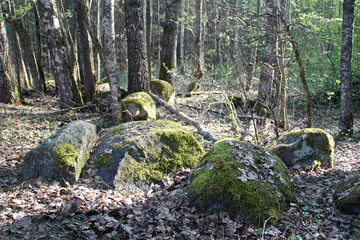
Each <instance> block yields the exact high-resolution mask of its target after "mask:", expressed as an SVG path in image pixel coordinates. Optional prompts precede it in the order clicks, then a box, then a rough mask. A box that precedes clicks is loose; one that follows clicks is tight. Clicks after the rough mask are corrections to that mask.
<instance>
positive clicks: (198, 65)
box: [194, 0, 204, 79]
mask: <svg viewBox="0 0 360 240" xmlns="http://www.w3.org/2000/svg"><path fill="white" fill-rule="evenodd" d="M195 11H196V18H195V73H194V77H195V78H197V79H201V78H202V76H203V74H204V73H203V69H204V48H203V21H202V17H203V16H202V15H203V0H196V5H195Z"/></svg>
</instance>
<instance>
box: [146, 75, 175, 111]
mask: <svg viewBox="0 0 360 240" xmlns="http://www.w3.org/2000/svg"><path fill="white" fill-rule="evenodd" d="M150 90H151V92H152V93H153V94H155V95H156V96H158V97H160V98H161V99H162V100H164V101H165V102H167V103H168V104H170V105H174V103H175V89H174V88H173V86H172V85H171V84H170V83H168V82H166V81H163V80H159V79H153V80H151V82H150Z"/></svg>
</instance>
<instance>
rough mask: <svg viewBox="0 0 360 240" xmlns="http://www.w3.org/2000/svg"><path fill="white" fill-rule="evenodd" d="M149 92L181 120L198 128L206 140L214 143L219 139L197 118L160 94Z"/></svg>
mask: <svg viewBox="0 0 360 240" xmlns="http://www.w3.org/2000/svg"><path fill="white" fill-rule="evenodd" d="M149 94H150V96H151V97H152V98H153V99H154V100H155V101H156V102H158V103H159V104H160V105H162V106H164V107H165V108H166V109H167V110H169V111H170V112H172V113H174V114H175V115H176V116H178V117H179V118H181V120H183V121H184V122H185V123H187V124H189V125H192V126H194V127H195V128H196V129H197V131H198V133H199V134H200V135H201V136H203V137H204V138H205V139H206V140H208V141H210V142H212V143H215V142H216V141H217V139H216V138H215V137H214V136H213V135H211V133H209V132H208V131H205V130H204V129H203V128H202V126H201V124H200V123H198V122H196V121H195V120H193V119H191V118H190V117H188V116H186V115H185V114H184V113H182V112H181V111H180V110H179V109H176V108H174V107H172V106H170V105H169V104H167V103H166V102H165V101H164V100H162V99H161V98H159V97H158V96H156V95H154V94H152V93H149Z"/></svg>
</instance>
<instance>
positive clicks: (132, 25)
mask: <svg viewBox="0 0 360 240" xmlns="http://www.w3.org/2000/svg"><path fill="white" fill-rule="evenodd" d="M125 18H126V35H127V46H128V51H127V52H128V66H129V67H128V93H134V92H149V91H150V79H149V72H148V63H147V52H146V36H145V24H144V0H125Z"/></svg>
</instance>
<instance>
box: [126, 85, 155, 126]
mask: <svg viewBox="0 0 360 240" xmlns="http://www.w3.org/2000/svg"><path fill="white" fill-rule="evenodd" d="M121 110H122V117H123V121H124V122H129V121H140V120H154V119H156V105H155V102H154V100H153V99H152V98H151V96H150V95H149V94H147V93H146V92H136V93H132V94H130V95H128V96H126V97H125V98H124V99H123V100H122V101H121Z"/></svg>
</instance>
